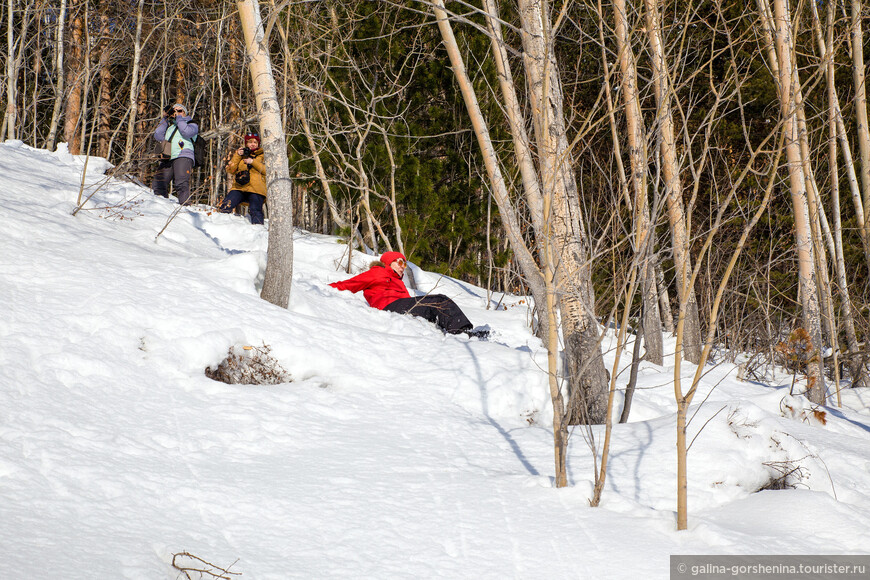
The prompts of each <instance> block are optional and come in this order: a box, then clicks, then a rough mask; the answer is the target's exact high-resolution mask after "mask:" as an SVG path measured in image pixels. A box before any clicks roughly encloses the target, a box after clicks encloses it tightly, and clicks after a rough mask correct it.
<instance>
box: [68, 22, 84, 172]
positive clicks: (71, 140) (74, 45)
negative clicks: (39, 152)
mask: <svg viewBox="0 0 870 580" xmlns="http://www.w3.org/2000/svg"><path fill="white" fill-rule="evenodd" d="M84 28H85V23H84V18H82V14H81V7H76V11H75V16H73V26H72V38H71V39H70V58H69V67H68V68H67V71H66V74H67V77H66V84H67V86H69V95H68V96H67V97H66V110H65V112H64V126H63V139H64V141H66V143H67V144H68V146H69V151H70V153H72V154H73V155H78V154H79V153H81V148H82V147H81V145H82V142H81V133H79V132H78V131H77V129H78V126H79V117H80V116H81V115H82V85H83V81H82V74H83V73H82V55H83V54H84V47H83V44H82V43H83V37H84Z"/></svg>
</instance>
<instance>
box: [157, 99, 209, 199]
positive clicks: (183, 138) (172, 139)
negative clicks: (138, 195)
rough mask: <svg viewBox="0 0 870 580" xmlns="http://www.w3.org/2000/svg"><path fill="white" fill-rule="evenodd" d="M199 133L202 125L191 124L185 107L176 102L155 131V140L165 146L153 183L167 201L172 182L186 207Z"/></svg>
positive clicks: (167, 108) (165, 111)
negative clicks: (195, 145) (194, 150)
mask: <svg viewBox="0 0 870 580" xmlns="http://www.w3.org/2000/svg"><path fill="white" fill-rule="evenodd" d="M198 134H199V126H198V125H197V124H196V123H194V122H192V121H191V117H190V116H188V114H187V108H186V107H185V106H184V105H182V104H181V103H176V104H174V105H169V106H168V107H166V108H165V109H164V110H163V119H162V120H161V121H160V124H159V125H157V129H155V130H154V139H155V140H157V141H158V142H160V143H161V144H162V148H161V150H160V165H159V166H158V167H157V172H156V173H155V174H154V179H153V180H152V181H151V189H153V190H154V194H155V195H159V196H161V197H166V198H168V197H169V183H170V182H173V183H174V185H175V195H176V196H177V197H178V203H180V204H181V205H187V203H188V202H189V200H190V172H191V171H192V170H193V164H194V152H193V141H194V139H196V136H197V135H198Z"/></svg>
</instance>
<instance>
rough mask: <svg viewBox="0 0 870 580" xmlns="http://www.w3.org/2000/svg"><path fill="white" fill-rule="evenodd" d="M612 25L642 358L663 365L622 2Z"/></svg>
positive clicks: (642, 147)
mask: <svg viewBox="0 0 870 580" xmlns="http://www.w3.org/2000/svg"><path fill="white" fill-rule="evenodd" d="M613 9H614V18H615V22H616V26H615V34H616V47H617V52H618V56H617V59H618V60H619V67H620V70H621V72H622V98H623V103H624V105H625V119H626V124H627V125H628V130H627V134H628V155H629V160H630V165H631V182H632V185H633V189H634V196H635V201H634V210H635V211H634V218H635V242H634V243H635V252H638V253H641V255H643V256H644V261H643V264H642V266H641V294H642V297H643V305H644V307H643V326H644V328H643V337H644V344H645V346H646V359H647V360H649V361H650V362H652V363H654V364H658V365H660V364H663V363H664V344H663V341H662V326H661V315H660V313H659V304H658V292H657V290H656V280H655V270H654V268H653V260H652V250H653V244H654V240H653V229H652V224H651V221H650V211H649V205H648V203H647V163H648V160H649V155H648V153H647V146H646V131H645V130H644V127H643V116H642V115H641V111H640V103H639V101H638V95H637V90H638V89H637V67H636V65H635V61H634V53H633V52H632V49H631V36H630V30H631V28H630V27H629V24H628V15H627V13H626V3H625V0H615V1H614V2H613Z"/></svg>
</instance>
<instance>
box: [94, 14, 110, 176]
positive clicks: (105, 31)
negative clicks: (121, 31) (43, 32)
mask: <svg viewBox="0 0 870 580" xmlns="http://www.w3.org/2000/svg"><path fill="white" fill-rule="evenodd" d="M107 10H108V1H107V0H103V1H102V2H101V6H100V11H101V12H102V14H100V96H99V105H98V107H97V118H98V119H99V121H97V126H98V127H99V129H98V132H97V135H98V136H97V155H98V156H100V157H105V158H106V159H108V158H109V154H110V151H109V143H110V138H111V132H112V121H111V115H112V69H111V68H110V67H109V60H110V57H111V50H112V49H111V46H110V43H109V34H110V32H109V16H108V14H107Z"/></svg>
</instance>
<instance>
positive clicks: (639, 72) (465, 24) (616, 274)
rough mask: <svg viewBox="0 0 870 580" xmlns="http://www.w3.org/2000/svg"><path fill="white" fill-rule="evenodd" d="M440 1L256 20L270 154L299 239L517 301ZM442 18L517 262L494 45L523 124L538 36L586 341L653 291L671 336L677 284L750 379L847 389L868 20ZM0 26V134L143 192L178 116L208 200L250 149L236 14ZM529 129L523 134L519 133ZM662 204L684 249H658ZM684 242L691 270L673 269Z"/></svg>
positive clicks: (575, 7)
mask: <svg viewBox="0 0 870 580" xmlns="http://www.w3.org/2000/svg"><path fill="white" fill-rule="evenodd" d="M441 6H442V4H441V2H440V1H435V2H431V3H430V2H390V1H387V0H385V1H357V0H330V1H329V2H316V1H315V2H311V1H308V2H293V1H290V2H283V3H278V2H274V1H272V2H263V3H262V4H261V5H260V8H261V13H262V15H263V19H264V24H265V28H266V38H267V42H268V45H269V49H270V53H271V58H272V69H273V73H274V76H275V81H276V87H277V90H278V97H279V100H280V102H281V106H282V111H283V113H284V115H283V122H284V129H285V133H286V135H287V139H288V144H289V146H290V149H289V150H290V167H291V176H292V177H293V180H294V182H293V207H294V215H293V219H294V223H295V225H296V226H298V227H302V228H305V229H308V230H310V231H316V232H322V233H331V234H343V235H348V236H349V237H353V235H352V232H354V231H356V232H358V235H357V238H358V239H361V240H362V241H364V244H365V245H366V246H367V247H368V248H369V250H370V251H372V252H375V253H378V252H381V251H384V250H388V249H389V250H399V251H403V252H405V253H406V255H408V257H409V258H410V259H411V260H412V261H414V262H416V263H420V264H423V265H425V266H426V268H427V269H429V270H431V271H437V272H441V273H444V274H447V275H450V276H453V277H456V278H459V279H462V280H466V281H469V282H473V283H475V284H477V285H480V286H482V287H486V288H489V289H491V290H492V291H494V292H495V291H501V292H512V293H517V294H527V293H529V289H528V288H527V286H526V283H527V282H528V277H527V276H524V275H523V273H522V271H521V268H520V266H519V265H518V264H517V260H516V256H517V254H516V248H515V247H512V245H511V243H510V242H509V240H510V232H508V231H506V230H505V225H504V224H505V222H504V221H503V220H502V219H501V218H502V217H503V216H502V215H500V208H499V207H498V206H497V204H494V203H492V201H493V195H492V193H493V191H492V190H493V181H492V179H491V178H490V177H488V172H487V168H486V162H487V160H486V158H485V154H484V153H482V152H481V149H480V147H479V143H478V140H477V136H476V134H475V130H473V129H472V128H471V123H470V122H469V109H468V103H467V101H466V102H463V98H462V96H461V95H460V90H459V88H458V86H457V78H458V77H457V73H456V70H457V69H456V66H455V63H453V66H452V65H451V60H450V57H448V53H447V51H446V50H445V45H444V40H445V35H444V34H445V33H444V30H443V29H441V30H439V26H438V25H437V24H436V20H437V17H436V14H437V13H438V10H439V9H440V8H441ZM446 9H447V12H448V14H449V15H450V20H451V22H452V24H453V31H454V32H455V35H456V37H455V38H456V42H457V46H458V49H459V53H460V54H461V56H462V59H463V60H464V64H465V69H466V70H467V72H468V78H469V80H470V81H471V85H472V87H473V90H474V94H475V95H476V98H477V100H478V103H479V106H480V110H481V112H482V113H483V115H484V117H485V118H486V119H487V121H488V132H489V137H490V138H491V143H492V145H493V147H494V149H495V151H496V153H497V154H498V163H499V167H500V169H501V172H502V174H503V175H504V178H505V179H504V180H505V182H506V184H507V186H506V190H507V192H508V194H509V196H510V197H509V199H508V201H509V202H510V203H511V204H512V206H513V207H514V208H515V209H516V211H517V215H519V216H521V217H522V218H523V219H521V220H520V222H519V225H520V228H521V232H522V234H521V235H522V236H523V237H524V239H525V240H526V241H527V243H528V245H529V247H531V248H533V251H535V252H540V251H541V250H540V246H538V249H535V248H536V245H535V244H536V242H537V243H540V239H541V238H542V237H543V236H542V235H541V233H540V231H538V232H536V231H535V229H534V228H533V227H532V223H533V221H534V218H533V214H534V208H531V207H526V206H525V205H524V204H525V203H526V202H525V201H524V197H523V196H522V194H521V193H520V191H521V189H522V187H523V186H522V181H523V179H524V177H522V176H521V173H522V167H521V161H519V157H518V153H516V148H517V140H516V138H515V137H516V127H515V126H512V125H511V110H510V109H509V107H507V106H506V105H505V99H504V98H503V86H502V87H501V88H500V83H501V82H502V80H504V78H505V72H504V70H503V68H502V66H501V65H502V62H501V61H499V59H498V56H497V51H496V50H494V49H493V46H494V43H493V42H492V40H493V39H496V40H497V43H496V44H498V45H499V46H500V47H501V48H503V49H504V55H505V58H506V61H505V62H506V63H507V65H508V68H509V70H510V69H512V70H514V75H516V78H518V79H520V80H519V81H518V82H516V83H515V85H514V86H515V88H516V90H517V97H518V103H519V107H518V109H519V110H520V111H528V110H530V109H534V108H535V106H536V105H535V103H536V100H535V98H534V93H535V91H536V90H538V87H537V86H536V84H535V81H534V80H533V79H532V78H531V77H530V76H528V70H529V68H528V67H529V64H528V61H529V59H530V56H529V52H528V50H527V48H528V47H527V46H525V45H523V42H524V41H525V40H527V37H528V34H529V31H528V27H527V26H526V22H525V20H524V16H523V14H524V11H528V10H529V9H532V10H537V11H539V12H540V13H541V14H542V15H543V16H542V19H541V20H542V21H543V23H544V26H543V29H544V33H543V35H544V37H545V38H546V39H547V44H548V46H549V47H550V50H551V52H552V58H551V60H550V61H548V62H551V63H552V70H553V71H555V73H556V74H557V77H556V78H557V79H558V81H559V82H560V85H561V86H560V89H561V91H560V92H559V95H558V96H559V99H560V100H561V103H556V104H555V106H556V108H557V109H558V110H560V111H561V112H562V114H563V115H564V132H565V134H566V135H567V141H568V143H569V147H568V149H567V154H570V167H571V172H572V173H573V176H574V178H575V179H576V191H574V192H573V193H572V195H573V196H575V197H573V198H572V202H573V203H576V205H577V207H578V208H579V209H580V211H579V213H578V216H577V221H578V225H579V226H580V228H579V229H580V231H581V232H582V238H583V244H584V247H585V248H586V251H587V253H586V254H585V255H584V256H582V257H581V259H582V260H583V261H584V263H586V264H587V265H588V267H589V270H590V277H591V282H592V288H593V290H594V299H593V300H592V302H593V304H594V313H595V316H596V317H597V319H598V321H599V322H600V323H602V324H607V323H610V322H612V321H614V320H615V319H616V318H617V313H618V311H619V308H623V310H624V311H625V312H626V313H627V318H626V319H625V320H626V321H629V322H630V323H631V324H632V325H635V323H637V322H638V321H640V320H641V318H643V317H644V316H649V315H650V313H651V312H652V311H653V304H652V303H650V302H649V301H647V297H648V296H649V295H650V291H651V293H652V295H653V296H654V299H653V302H656V301H657V303H655V310H656V313H655V317H656V318H657V321H658V324H659V325H660V327H661V330H663V331H665V332H673V331H675V330H679V326H678V322H679V320H681V319H682V318H683V316H682V314H683V313H684V312H685V311H686V305H687V301H689V298H686V299H685V300H683V299H682V298H681V296H682V295H681V283H684V284H686V285H687V286H688V287H689V288H690V290H692V291H693V292H694V297H693V298H692V299H691V300H696V301H697V312H698V318H699V327H700V328H701V329H704V330H705V334H707V333H709V336H710V337H712V341H714V342H715V343H716V344H717V345H720V346H727V347H728V348H730V349H732V350H733V351H734V352H737V351H742V352H748V353H751V355H752V358H751V359H750V361H749V362H748V363H747V364H746V365H745V367H746V369H747V373H750V374H752V373H762V372H763V368H764V365H767V364H771V363H773V362H780V363H782V362H785V363H787V364H791V365H793V366H795V367H799V368H803V369H804V370H805V371H806V372H807V373H808V374H812V371H811V370H809V369H808V367H812V366H813V365H814V363H815V362H818V363H819V366H820V367H821V368H822V372H824V373H825V374H826V375H827V376H829V377H831V378H834V379H835V380H837V381H838V380H839V379H845V380H851V381H852V382H853V383H854V382H856V381H858V380H860V379H861V376H862V372H863V369H864V367H865V366H866V364H865V362H866V357H867V353H866V351H867V349H866V346H865V345H866V335H867V333H868V331H870V302H868V300H870V296H868V284H867V281H868V274H870V270H868V268H870V215H868V211H870V132H868V123H867V103H866V95H865V91H864V60H865V56H866V55H865V52H866V51H867V49H866V46H865V42H864V36H863V34H864V33H863V28H864V27H865V24H866V21H867V18H868V9H867V6H866V5H864V4H863V3H862V2H861V1H860V0H847V1H846V2H819V3H806V2H797V3H796V4H794V5H790V4H788V3H787V2H785V0H758V1H757V2H755V3H748V4H747V3H742V2H721V1H720V2H716V1H707V0H704V1H694V0H677V1H672V2H662V1H657V0H647V1H645V2H639V1H635V2H629V3H625V2H622V1H620V0H614V1H613V2H611V3H607V4H604V3H602V2H600V1H591V0H584V1H577V2H574V1H570V0H566V1H565V2H554V3H550V2H541V1H537V2H535V1H531V0H519V1H518V2H516V3H514V2H502V3H501V6H496V4H495V3H494V2H492V1H491V0H481V1H477V0H472V1H469V2H450V3H448V4H447V5H446ZM496 11H498V12H496ZM494 15H495V16H496V17H495V18H493V16H494ZM0 21H2V22H3V24H4V25H3V26H2V31H0V41H2V42H0V50H2V51H3V52H2V58H3V62H4V63H5V66H4V68H3V71H2V74H3V76H2V81H3V86H4V88H5V91H4V93H3V95H4V96H3V104H4V106H3V110H4V112H5V114H4V118H3V125H2V133H0V134H2V138H3V139H20V140H22V141H24V142H25V143H27V144H30V145H33V146H34V147H44V148H47V149H50V150H54V148H55V147H56V145H57V143H59V142H66V143H68V144H69V149H70V152H72V153H73V154H84V153H87V154H90V155H98V156H102V157H105V158H107V159H108V160H109V161H110V162H112V163H113V164H115V168H114V169H113V170H112V171H113V173H114V174H115V175H116V176H127V177H128V178H130V179H134V180H139V181H141V182H143V183H146V184H147V183H149V182H150V176H151V173H152V171H153V169H154V166H155V158H154V155H153V154H152V144H153V140H152V139H151V133H152V131H153V129H154V127H155V125H156V123H157V121H158V120H159V118H160V115H161V111H162V110H163V108H164V107H165V106H166V105H167V104H170V103H173V102H183V103H185V104H186V105H187V106H188V107H189V109H191V110H192V111H194V113H195V115H196V117H197V118H198V120H199V122H200V127H201V132H202V134H203V136H204V137H206V138H208V144H209V162H208V164H207V165H206V166H205V167H202V168H199V169H197V170H196V176H195V179H194V182H193V184H194V195H195V197H196V199H197V200H198V201H199V202H200V203H203V204H209V205H212V206H214V205H216V204H217V203H218V201H219V200H220V198H221V197H222V195H223V194H224V193H225V191H226V185H227V184H226V175H225V173H224V172H223V171H222V168H223V163H224V161H225V160H226V158H227V155H228V154H229V153H230V152H231V151H232V150H234V149H235V148H236V147H238V146H240V144H241V136H242V135H244V133H245V132H247V131H249V130H251V129H254V130H256V128H257V116H256V107H255V104H254V101H253V92H252V90H251V89H250V73H249V71H248V69H247V59H246V57H245V46H244V40H243V38H242V32H241V28H240V25H239V20H238V16H237V7H236V5H235V4H234V3H231V2H220V1H216V0H199V1H192V0H187V1H184V0H182V1H173V2H166V1H153V0H138V1H134V0H125V1H120V2H119V1H113V2H109V1H107V0H99V1H97V0H93V1H92V0H87V1H80V0H27V1H22V0H6V2H4V3H3V4H2V7H0ZM494 23H495V24H498V25H499V26H500V31H499V32H498V34H496V33H495V32H494V30H495V29H494ZM663 65H664V66H663ZM524 68H525V70H526V75H525V76H524V75H523V74H522V71H523V70H524ZM544 83H545V86H546V81H545V82H544ZM530 118H534V115H531V116H530ZM528 129H529V131H531V132H534V131H538V132H540V129H539V128H538V126H534V122H533V121H528ZM539 137H540V135H539ZM537 143H538V146H537V147H536V145H535V143H533V144H532V155H534V156H536V162H538V163H541V161H540V160H541V159H543V155H540V156H539V154H540V151H541V150H542V148H541V147H540V145H539V144H540V141H538V142H537ZM512 154H513V155H512ZM675 175H676V177H675ZM675 183H679V187H675V185H674V184H675ZM544 185H545V186H546V183H544ZM841 198H842V199H841ZM675 202H676V204H677V206H678V207H680V208H681V211H682V218H680V219H681V220H682V224H683V227H684V229H685V232H686V239H685V241H684V242H679V241H674V240H675V238H674V236H675V233H674V232H675V225H674V224H675V221H674V217H673V204H674V203H675ZM646 231H649V232H650V233H651V236H650V238H649V239H650V240H651V241H650V242H649V243H645V242H643V240H644V239H646V238H645V236H646V234H645V232H646ZM536 237H537V238H538V239H537V240H536V239H535V238H536ZM683 245H684V246H685V248H686V250H687V255H688V256H690V257H691V259H690V260H689V262H688V264H689V265H688V271H684V270H681V268H680V267H679V266H678V265H677V260H675V257H676V256H677V254H678V253H679V251H677V252H675V248H680V247H682V246H683ZM638 264H642V266H638ZM807 268H808V269H807ZM693 269H694V270H693ZM647 270H648V272H649V275H646V274H643V273H642V274H640V275H639V276H640V277H641V278H643V280H644V282H643V283H644V284H645V285H646V287H647V289H645V290H644V291H643V292H640V293H638V294H635V292H634V290H632V291H628V290H627V289H628V288H631V287H632V282H631V281H632V280H633V279H634V278H633V276H634V275H635V274H636V273H637V272H646V271H647ZM693 272H694V274H695V276H694V277H692V273H693ZM808 300H809V302H808ZM808 304H809V305H810V306H811V305H812V304H815V305H816V308H817V310H816V311H813V310H812V308H809V307H808ZM808 317H809V319H808ZM644 330H645V333H646V334H645V338H648V337H649V336H650V335H651V333H650V332H649V330H648V328H647V327H646V326H644ZM661 330H660V331H661ZM832 354H836V355H838V356H839V357H840V359H839V362H838V360H837V359H833V360H832V359H830V358H829V355H832ZM653 358H655V357H653ZM690 358H691V357H690ZM695 359H697V356H695ZM693 362H696V360H695V361H693ZM812 387H813V382H812V380H811V381H810V384H809V388H810V390H812ZM814 400H816V402H824V401H825V400H826V398H825V394H824V393H822V394H821V396H816V397H815V398H814Z"/></svg>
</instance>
